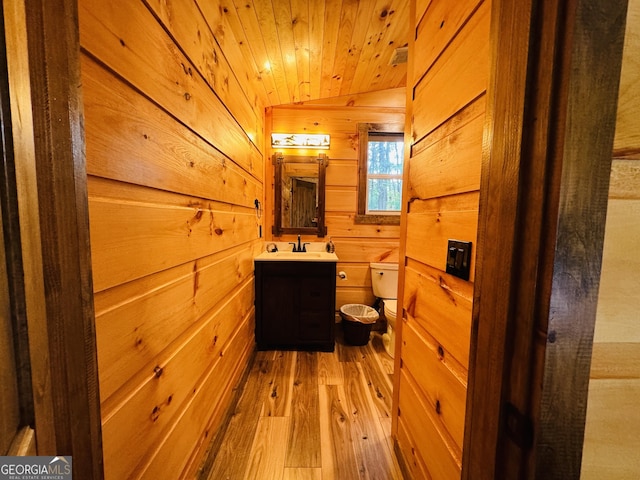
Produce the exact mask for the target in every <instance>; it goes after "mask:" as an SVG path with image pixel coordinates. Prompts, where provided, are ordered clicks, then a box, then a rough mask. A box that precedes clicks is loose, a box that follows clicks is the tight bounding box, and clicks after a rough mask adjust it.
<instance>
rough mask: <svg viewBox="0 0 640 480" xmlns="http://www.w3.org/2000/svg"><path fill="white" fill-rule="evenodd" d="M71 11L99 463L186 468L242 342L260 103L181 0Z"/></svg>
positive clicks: (137, 471) (239, 364)
mask: <svg viewBox="0 0 640 480" xmlns="http://www.w3.org/2000/svg"><path fill="white" fill-rule="evenodd" d="M206 11H208V10H206ZM79 15H80V37H81V49H82V55H81V57H82V58H81V61H82V83H83V85H82V86H83V94H84V108H85V121H86V154H87V171H88V189H89V205H90V228H91V245H92V259H93V273H94V278H93V283H94V293H95V310H96V330H97V343H98V362H99V376H100V400H101V411H102V429H103V430H102V433H103V447H104V468H105V477H106V478H107V479H122V478H182V477H183V476H192V474H193V472H194V471H195V469H196V468H197V466H198V464H199V461H200V459H201V457H202V454H203V453H204V449H205V448H206V447H207V445H208V442H209V440H210V437H211V436H212V435H213V433H214V432H215V430H216V429H217V428H218V427H219V426H220V423H221V421H222V418H223V414H224V413H225V410H226V408H227V406H228V404H229V401H230V398H231V394H232V389H233V387H234V386H235V384H236V383H237V381H238V379H239V378H240V375H241V374H242V373H243V371H244V370H245V367H246V365H247V363H248V359H249V356H250V354H251V352H252V351H253V345H254V336H253V326H254V306H253V298H254V292H253V257H254V255H255V254H256V253H257V251H258V250H259V249H260V245H262V240H261V239H260V238H259V222H260V220H259V219H258V216H257V214H256V210H255V208H254V201H255V199H260V200H261V199H262V198H263V154H262V152H263V147H264V145H263V138H264V107H263V105H262V104H261V103H260V101H259V100H258V98H259V97H258V96H257V95H256V94H255V93H253V92H252V90H251V83H250V82H248V81H246V79H245V81H244V82H243V83H241V82H240V81H239V80H238V78H236V74H235V73H234V72H237V71H240V72H242V71H244V68H243V67H242V66H241V65H234V63H233V62H238V61H241V58H240V57H239V56H237V55H233V54H228V53H227V52H226V51H225V50H224V49H222V48H221V47H220V43H219V42H218V39H217V38H216V37H215V36H214V35H213V33H212V32H220V31H222V30H223V29H222V30H220V29H219V27H220V24H219V22H221V20H220V18H214V15H213V14H210V15H207V14H203V13H201V10H200V9H199V8H198V5H197V4H196V3H194V1H192V0H175V1H171V0H168V1H167V0H165V1H160V0H145V1H144V2H143V1H141V0H113V1H109V2H104V1H102V0H81V1H80V5H79ZM226 42H227V43H228V45H230V48H231V46H233V45H234V42H233V40H232V39H230V38H229V37H228V36H227V38H226Z"/></svg>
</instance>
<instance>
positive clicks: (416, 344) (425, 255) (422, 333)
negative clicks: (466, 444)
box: [394, 0, 490, 480]
mask: <svg viewBox="0 0 640 480" xmlns="http://www.w3.org/2000/svg"><path fill="white" fill-rule="evenodd" d="M412 3H413V4H414V5H413V8H412V16H411V21H412V31H414V32H415V35H412V37H415V41H413V42H412V43H411V44H410V50H409V58H410V65H409V72H410V73H409V80H408V86H407V88H411V91H410V92H408V98H409V99H411V98H412V99H413V100H412V101H411V103H410V104H408V106H407V115H409V114H410V113H411V119H412V122H411V133H412V137H413V138H412V147H411V155H410V160H409V165H408V171H407V170H405V178H408V184H407V186H406V188H407V196H406V197H405V198H406V199H407V211H406V239H404V242H405V243H404V244H403V247H402V249H401V251H403V252H405V257H404V258H402V259H401V262H403V263H404V279H403V285H402V287H401V290H403V298H402V302H403V305H402V308H403V322H402V325H401V333H400V335H401V340H400V342H401V343H400V345H401V357H400V360H399V361H397V363H396V366H399V367H400V371H399V379H398V380H397V381H396V384H395V387H396V390H397V391H396V393H395V395H396V405H395V407H396V408H397V410H394V413H397V418H396V419H395V421H394V436H395V439H396V442H397V448H398V450H399V452H400V454H401V457H402V459H403V462H404V464H405V469H406V471H407V473H408V475H409V476H410V478H431V479H434V480H436V479H452V478H459V477H460V471H461V459H462V445H463V436H464V422H465V401H466V387H467V372H468V364H469V341H470V328H471V312H472V303H473V280H474V274H475V247H476V241H477V238H476V237H477V224H478V200H479V189H480V169H481V160H482V139H483V127H484V113H485V93H486V88H487V82H488V74H489V24H490V2H489V1H488V0H487V1H482V0H465V1H460V2H450V1H447V0H432V1H431V2H428V1H427V2H425V1H414V2H412ZM448 239H458V240H464V241H471V242H473V250H472V262H471V274H470V278H469V281H465V280H461V279H459V278H457V277H454V276H451V275H449V274H447V273H445V270H446V253H447V240H448Z"/></svg>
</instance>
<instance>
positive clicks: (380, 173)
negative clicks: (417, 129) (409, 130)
mask: <svg viewBox="0 0 640 480" xmlns="http://www.w3.org/2000/svg"><path fill="white" fill-rule="evenodd" d="M403 164H404V141H403V135H402V133H381V132H369V139H368V142H367V196H366V198H367V210H366V213H378V214H397V213H400V210H401V205H402V169H403Z"/></svg>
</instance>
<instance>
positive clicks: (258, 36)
mask: <svg viewBox="0 0 640 480" xmlns="http://www.w3.org/2000/svg"><path fill="white" fill-rule="evenodd" d="M198 3H199V4H200V6H201V8H202V10H203V11H205V14H206V10H211V9H212V7H211V4H213V3H214V2H212V1H207V0H201V1H199V2H198ZM219 5H220V10H219V12H216V14H217V15H220V16H221V17H222V19H221V20H223V22H224V30H225V31H224V32H221V31H218V32H216V37H219V36H220V34H221V33H223V34H224V36H225V39H224V42H225V43H227V44H228V43H229V42H234V43H235V44H236V45H237V46H239V48H238V50H237V51H238V53H239V55H241V56H242V62H243V64H244V65H243V68H244V72H242V73H243V74H244V75H246V76H247V79H248V80H249V81H250V82H251V83H253V84H254V85H255V86H256V88H257V90H259V91H258V96H259V97H261V100H262V103H264V104H265V105H266V106H273V105H282V104H289V103H297V102H304V101H309V100H316V99H321V98H328V97H336V96H342V95H352V94H356V93H363V92H370V91H376V90H386V89H389V88H396V87H403V86H405V83H406V74H407V68H406V63H403V64H398V65H390V64H389V62H390V59H391V57H392V56H393V54H394V50H395V49H396V48H397V47H404V46H406V45H407V43H408V39H409V2H408V1H407V0H222V1H220V2H219ZM217 15H216V16H217ZM231 37H233V38H231ZM229 60H230V61H233V59H229ZM235 60H238V59H235Z"/></svg>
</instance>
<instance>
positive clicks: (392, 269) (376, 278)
mask: <svg viewBox="0 0 640 480" xmlns="http://www.w3.org/2000/svg"><path fill="white" fill-rule="evenodd" d="M369 266H370V267H371V285H372V287H373V294H374V295H375V296H376V297H378V298H396V297H397V295H398V264H397V263H370V264H369Z"/></svg>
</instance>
